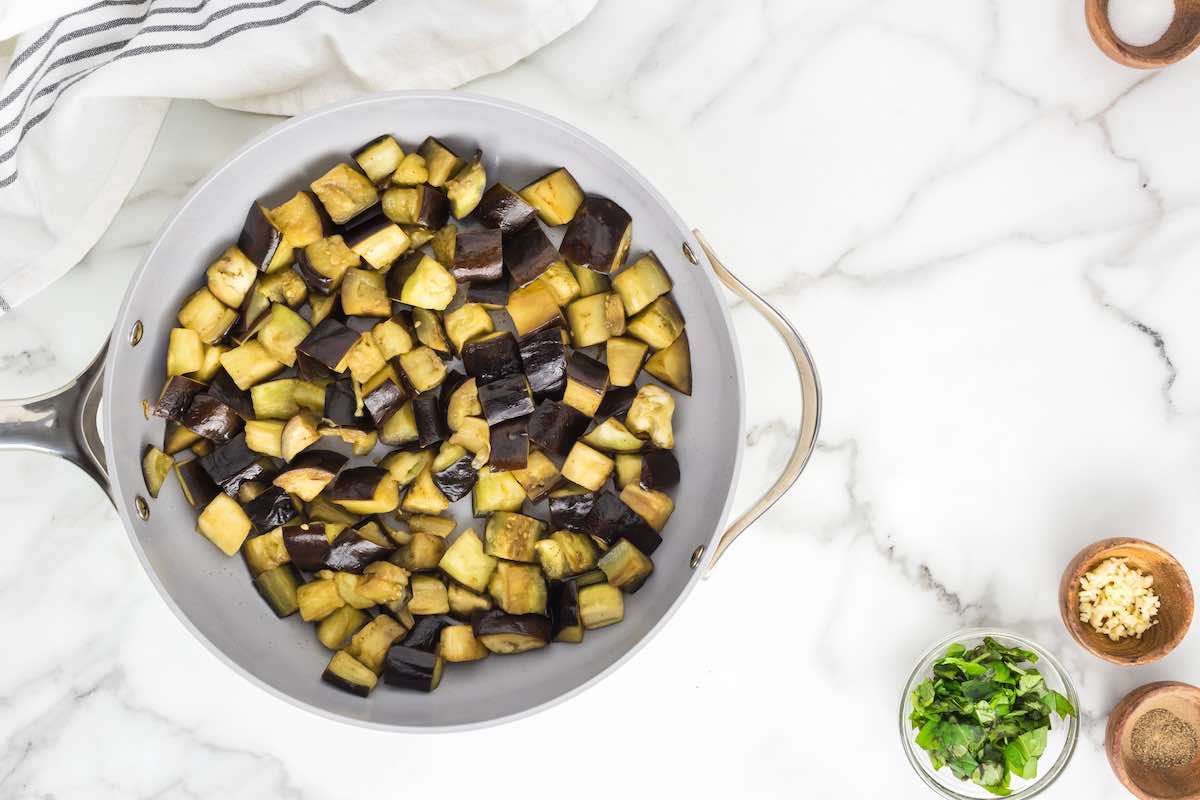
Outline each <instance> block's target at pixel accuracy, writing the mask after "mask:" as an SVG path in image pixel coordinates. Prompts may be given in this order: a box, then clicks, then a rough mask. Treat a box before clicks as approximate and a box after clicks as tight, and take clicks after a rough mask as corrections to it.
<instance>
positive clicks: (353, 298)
mask: <svg viewBox="0 0 1200 800" xmlns="http://www.w3.org/2000/svg"><path fill="white" fill-rule="evenodd" d="M386 280H387V279H386V277H385V276H384V274H383V273H380V272H375V271H373V270H369V269H348V270H346V275H345V278H344V279H343V280H342V290H341V299H342V310H343V311H345V312H346V314H348V315H350V316H360V315H361V316H365V317H390V316H391V315H392V301H391V299H390V298H389V297H388V291H387V288H386V285H385V282H386Z"/></svg>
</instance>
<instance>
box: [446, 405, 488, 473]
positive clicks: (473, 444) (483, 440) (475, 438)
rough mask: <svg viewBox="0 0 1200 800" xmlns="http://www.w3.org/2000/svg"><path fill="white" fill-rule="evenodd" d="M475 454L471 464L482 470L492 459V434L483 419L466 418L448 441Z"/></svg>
mask: <svg viewBox="0 0 1200 800" xmlns="http://www.w3.org/2000/svg"><path fill="white" fill-rule="evenodd" d="M448 441H449V442H450V444H456V445H459V446H461V447H465V448H466V449H467V450H469V451H470V452H472V453H474V454H475V458H474V459H473V460H472V461H471V464H472V465H473V466H474V467H475V468H476V469H479V468H481V467H482V466H483V465H484V464H486V463H488V459H490V458H491V457H492V432H491V430H490V429H489V428H488V424H487V423H486V422H484V420H483V418H481V417H465V418H463V420H462V422H461V424H460V425H459V426H458V430H456V431H455V432H454V435H453V436H451V437H450V439H449V440H448Z"/></svg>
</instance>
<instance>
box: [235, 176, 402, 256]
mask: <svg viewBox="0 0 1200 800" xmlns="http://www.w3.org/2000/svg"><path fill="white" fill-rule="evenodd" d="M309 188H311V189H312V190H313V193H314V194H315V195H316V196H317V199H319V200H320V201H321V204H322V205H323V206H325V211H326V212H327V213H328V214H329V217H330V218H331V219H332V220H333V221H334V222H336V223H337V224H338V225H345V224H346V223H347V222H349V221H350V220H352V219H354V217H356V216H357V215H358V214H360V213H362V212H364V211H366V210H367V209H368V208H370V207H371V206H373V205H374V204H375V203H376V202H377V201H378V200H379V192H377V191H376V190H375V184H373V183H372V182H371V180H370V178H368V177H367V176H366V175H363V174H362V173H361V172H359V171H358V170H356V169H354V168H353V167H351V166H350V165H349V164H338V165H337V166H336V167H334V168H333V169H331V170H329V172H326V173H325V174H324V175H322V176H321V177H320V178H317V179H316V180H315V181H313V182H312V183H311V184H309ZM252 258H253V257H252Z"/></svg>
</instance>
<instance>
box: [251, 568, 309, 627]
mask: <svg viewBox="0 0 1200 800" xmlns="http://www.w3.org/2000/svg"><path fill="white" fill-rule="evenodd" d="M299 585H300V581H299V580H298V579H297V578H296V570H294V569H292V567H291V565H290V564H284V565H282V566H278V567H275V568H274V569H269V570H267V571H266V572H263V573H261V574H259V575H257V576H255V578H254V588H255V590H256V591H257V592H258V594H259V596H260V597H261V598H262V599H263V600H264V601H266V603H267V605H268V606H270V608H271V610H272V611H274V612H275V616H277V617H279V618H280V619H283V618H284V617H290V616H291V615H292V614H295V613H296V612H297V611H298V610H299V609H300V606H299V604H298V603H297V602H296V588H297V587H298V586H299Z"/></svg>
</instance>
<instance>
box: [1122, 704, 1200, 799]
mask: <svg viewBox="0 0 1200 800" xmlns="http://www.w3.org/2000/svg"><path fill="white" fill-rule="evenodd" d="M1104 751H1105V753H1106V754H1107V755H1108V763H1109V765H1111V766H1112V770H1113V773H1114V774H1116V776H1117V779H1118V780H1119V781H1121V783H1123V784H1124V785H1125V788H1126V789H1128V790H1129V791H1130V792H1131V793H1133V794H1134V795H1135V796H1136V797H1140V798H1142V800H1166V798H1172V800H1200V689H1197V688H1196V687H1195V686H1190V685H1189V684H1186V683H1177V682H1175V681H1159V682H1157V683H1148V684H1146V685H1145V686H1142V687H1139V688H1137V689H1134V690H1133V691H1132V692H1130V693H1129V694H1127V695H1125V697H1124V699H1122V700H1121V702H1119V703H1117V705H1116V707H1115V708H1113V710H1112V713H1111V714H1109V715H1108V727H1107V728H1106V729H1105V731H1104Z"/></svg>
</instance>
